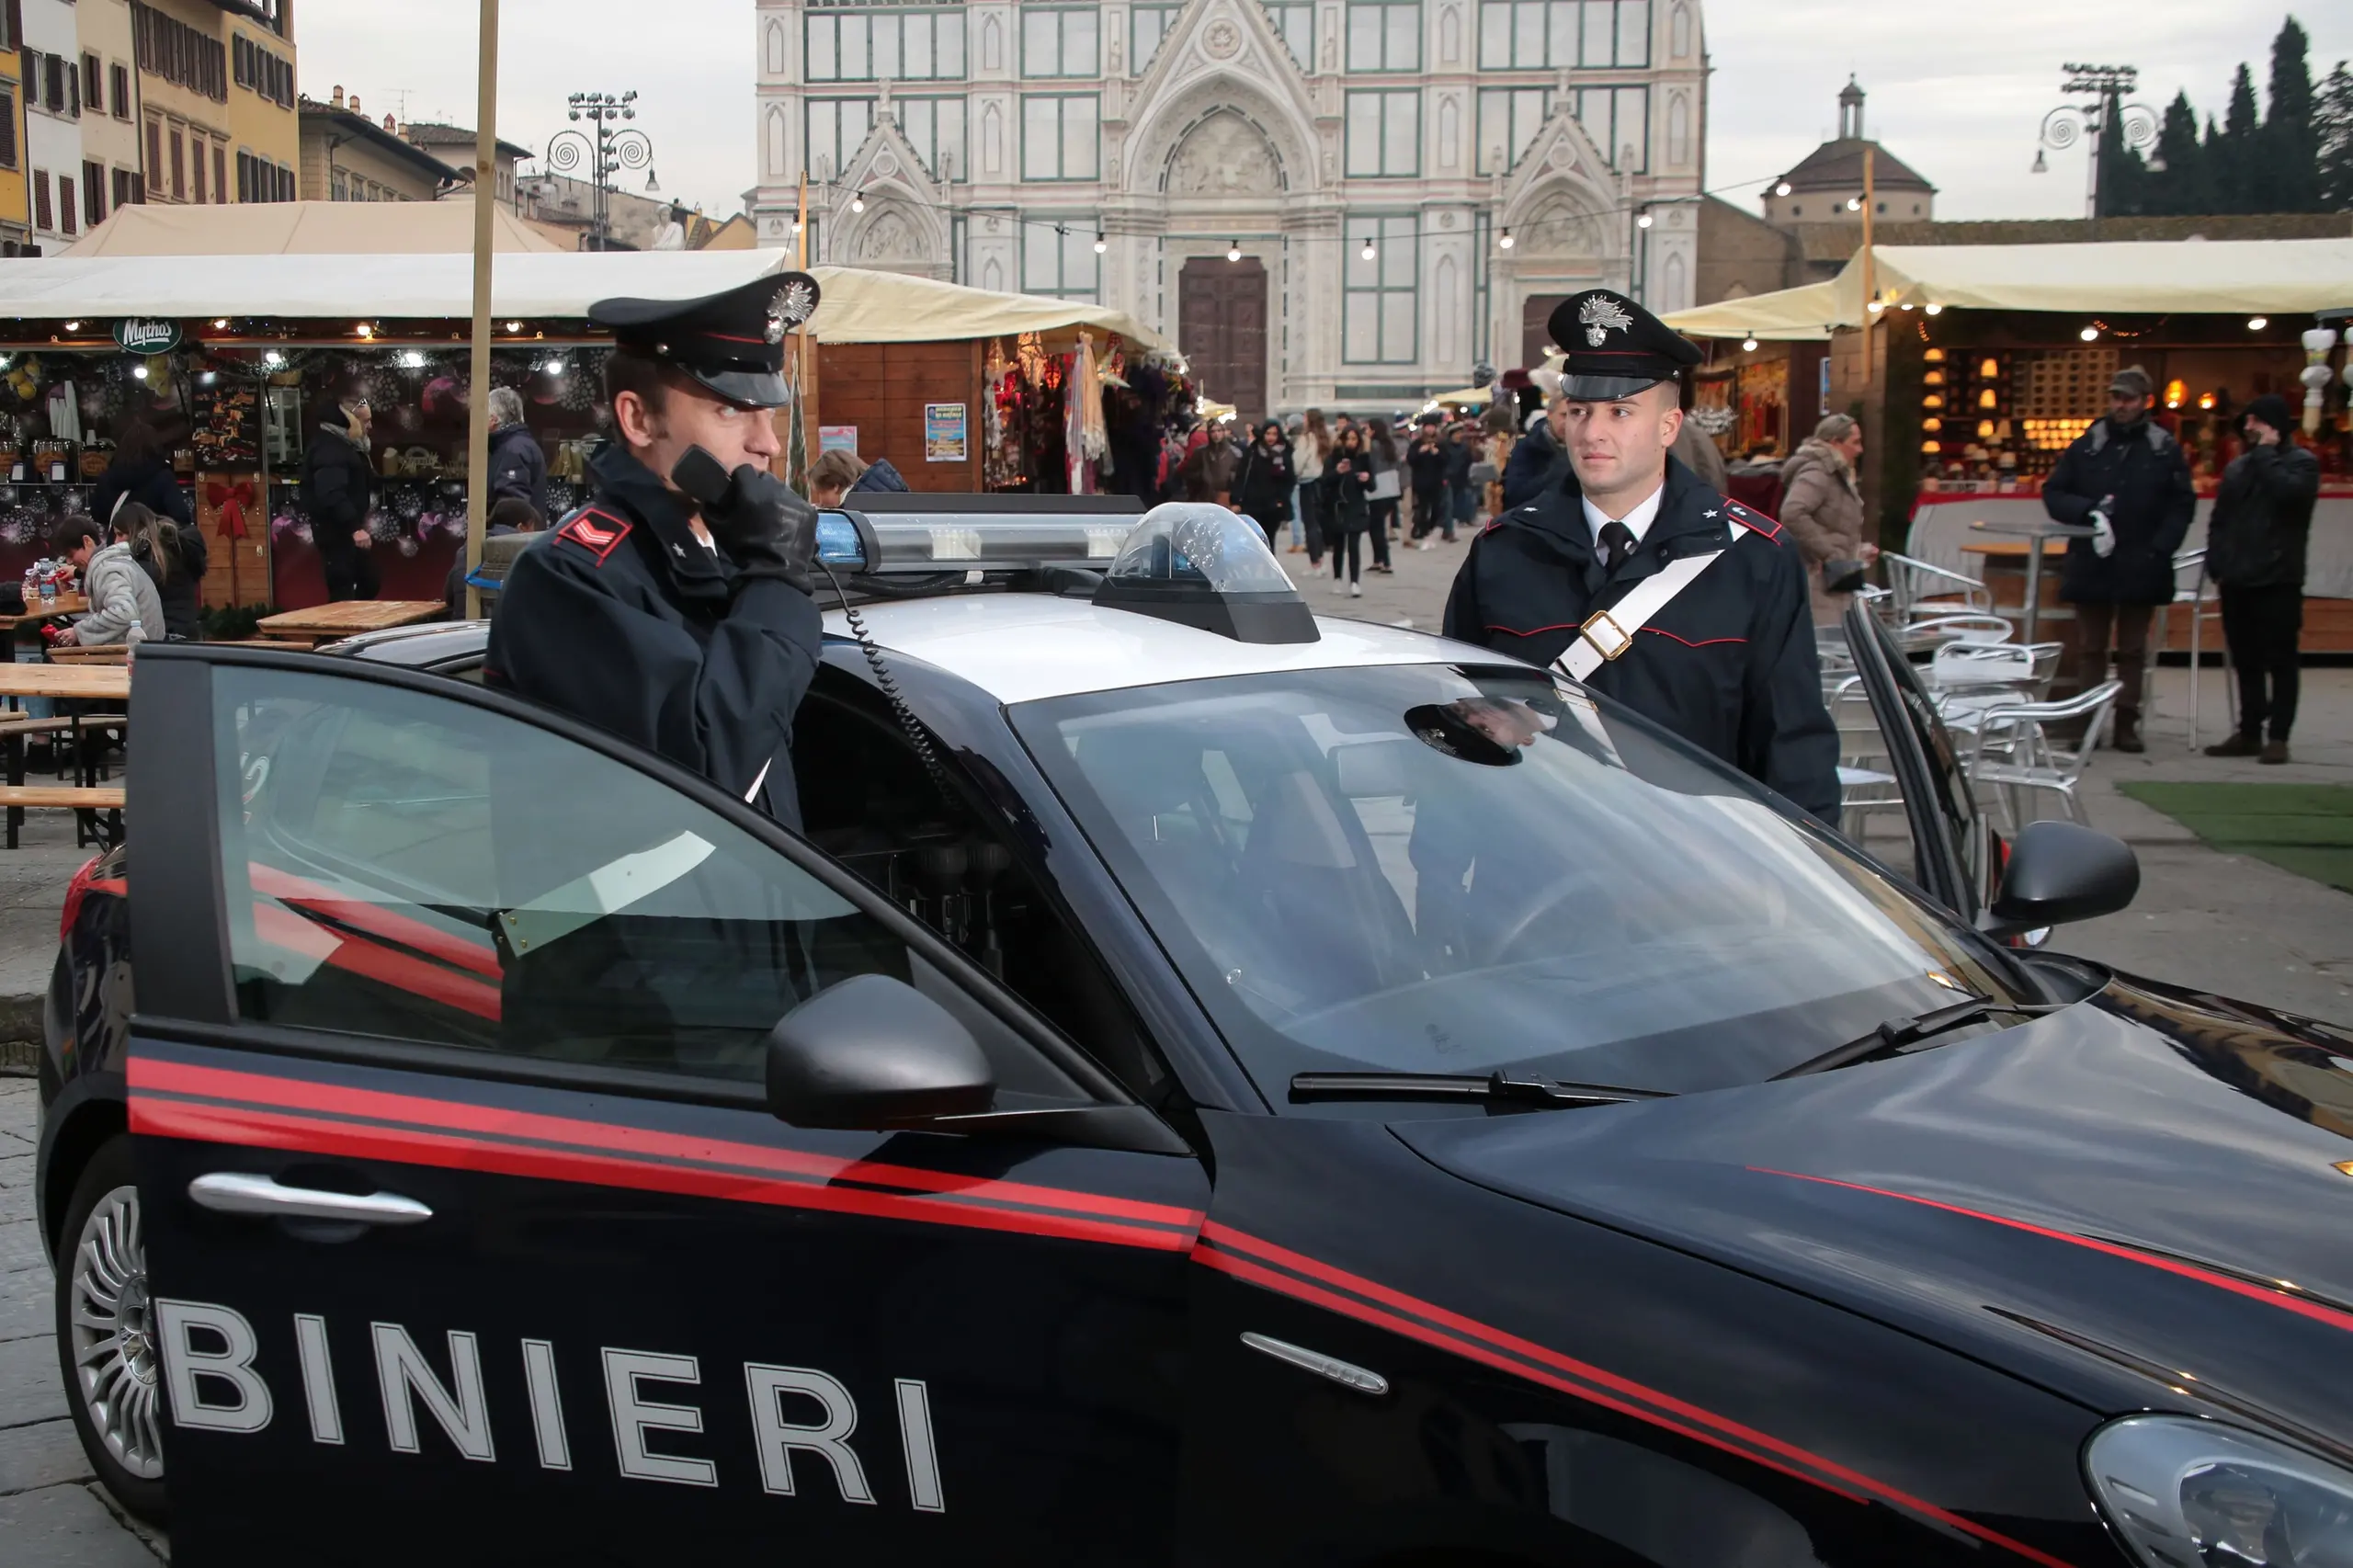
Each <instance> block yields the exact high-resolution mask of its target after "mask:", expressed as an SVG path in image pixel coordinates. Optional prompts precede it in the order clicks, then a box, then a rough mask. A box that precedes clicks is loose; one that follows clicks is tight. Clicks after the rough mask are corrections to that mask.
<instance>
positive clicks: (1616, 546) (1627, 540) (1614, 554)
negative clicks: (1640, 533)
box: [1601, 523, 1634, 577]
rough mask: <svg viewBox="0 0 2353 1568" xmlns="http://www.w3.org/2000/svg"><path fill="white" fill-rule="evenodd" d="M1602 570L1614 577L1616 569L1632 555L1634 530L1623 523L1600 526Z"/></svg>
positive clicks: (1616, 572)
mask: <svg viewBox="0 0 2353 1568" xmlns="http://www.w3.org/2000/svg"><path fill="white" fill-rule="evenodd" d="M1601 548H1602V551H1603V552H1604V553H1603V555H1602V558H1601V567H1602V570H1603V571H1604V572H1605V573H1607V574H1608V575H1610V576H1612V577H1614V576H1616V575H1617V574H1618V568H1620V566H1623V565H1624V564H1626V557H1628V556H1630V555H1631V554H1633V553H1634V530H1633V529H1631V528H1628V527H1627V526H1626V525H1625V524H1623V523H1604V524H1602V525H1601Z"/></svg>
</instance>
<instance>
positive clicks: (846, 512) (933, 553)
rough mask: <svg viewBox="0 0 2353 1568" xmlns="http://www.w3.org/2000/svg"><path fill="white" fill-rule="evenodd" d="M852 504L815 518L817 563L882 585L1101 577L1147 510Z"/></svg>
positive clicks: (1025, 499) (1006, 502)
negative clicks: (1082, 574) (1067, 571)
mask: <svg viewBox="0 0 2353 1568" xmlns="http://www.w3.org/2000/svg"><path fill="white" fill-rule="evenodd" d="M851 502H852V503H854V504H846V505H845V506H843V507H842V508H841V509H839V510H834V511H825V512H820V513H819V514H818V515H817V559H818V560H819V561H821V562H824V564H826V565H827V566H829V567H832V568H833V569H834V570H835V571H836V572H850V573H856V574H859V575H861V576H885V577H887V576H917V577H922V576H936V575H938V574H939V573H942V572H958V571H961V572H981V573H999V574H1002V573H1006V572H1017V571H1034V570H1038V569H1040V568H1043V567H1047V566H1076V567H1083V568H1086V569H1089V570H1093V571H1097V572H1100V571H1103V570H1105V569H1106V568H1108V566H1109V565H1110V564H1111V562H1113V561H1115V560H1117V559H1118V558H1119V554H1120V547H1121V546H1122V545H1124V544H1125V543H1126V542H1127V540H1128V535H1129V534H1130V532H1131V531H1132V530H1133V528H1135V525H1136V520H1137V518H1138V517H1141V516H1142V512H1143V507H1142V505H1141V504H1140V503H1139V502H1137V501H1136V499H1135V498H1134V497H1133V496H1129V495H932V494H857V495H854V496H853V497H851Z"/></svg>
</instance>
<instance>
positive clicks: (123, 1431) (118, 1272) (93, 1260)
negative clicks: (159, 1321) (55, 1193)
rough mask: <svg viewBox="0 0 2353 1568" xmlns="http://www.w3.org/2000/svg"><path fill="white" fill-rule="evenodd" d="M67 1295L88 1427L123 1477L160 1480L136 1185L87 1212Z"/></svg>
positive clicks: (157, 1399) (154, 1369)
mask: <svg viewBox="0 0 2353 1568" xmlns="http://www.w3.org/2000/svg"><path fill="white" fill-rule="evenodd" d="M67 1289H68V1290H71V1291H72V1292H73V1335H74V1342H73V1350H74V1380H75V1383H76V1388H75V1390H74V1392H76V1393H77V1394H78V1395H79V1396H80V1397H81V1400H82V1408H83V1410H84V1412H85V1414H86V1415H88V1417H89V1423H90V1428H91V1430H92V1431H94V1432H96V1433H97V1435H98V1437H100V1438H101V1439H102V1440H103V1441H104V1442H105V1444H106V1446H107V1450H108V1452H109V1453H110V1454H112V1455H113V1456H114V1459H115V1460H116V1462H117V1463H119V1464H120V1465H121V1466H122V1468H123V1469H124V1470H125V1471H129V1472H130V1473H131V1475H133V1476H135V1477H137V1478H138V1479H140V1480H142V1481H154V1480H159V1479H161V1477H162V1476H163V1473H164V1449H163V1442H162V1433H163V1413H162V1391H161V1390H160V1389H159V1388H158V1386H157V1381H156V1380H157V1377H158V1374H159V1371H160V1368H159V1366H158V1363H157V1359H156V1348H155V1334H154V1325H153V1313H152V1311H151V1308H150V1303H149V1301H148V1295H147V1248H146V1243H145V1239H144V1238H143V1236H142V1233H141V1231H140V1225H139V1189H138V1188H137V1187H131V1186H123V1187H116V1188H114V1189H113V1190H112V1191H111V1192H108V1194H107V1195H106V1196H105V1197H104V1198H101V1199H98V1202H97V1207H96V1208H94V1209H92V1210H90V1217H89V1218H88V1219H87V1220H86V1221H83V1224H82V1234H81V1236H80V1238H79V1239H78V1241H77V1242H76V1244H75V1245H74V1267H73V1278H72V1280H71V1282H70V1283H69V1284H68V1286H67Z"/></svg>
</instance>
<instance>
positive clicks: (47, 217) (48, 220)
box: [33, 169, 57, 229]
mask: <svg viewBox="0 0 2353 1568" xmlns="http://www.w3.org/2000/svg"><path fill="white" fill-rule="evenodd" d="M56 224H57V214H56V213H55V212H53V211H52V210H51V209H50V205H49V171H48V170H47V169H35V170H34V171H33V227H34V228H36V229H50V228H54V227H56Z"/></svg>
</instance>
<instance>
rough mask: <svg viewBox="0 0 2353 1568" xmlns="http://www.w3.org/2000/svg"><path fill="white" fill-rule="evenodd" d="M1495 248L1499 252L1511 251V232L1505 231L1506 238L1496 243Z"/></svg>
mask: <svg viewBox="0 0 2353 1568" xmlns="http://www.w3.org/2000/svg"><path fill="white" fill-rule="evenodd" d="M1495 248H1496V249H1497V250H1509V249H1511V231H1510V230H1509V229H1506V230H1505V231H1504V237H1503V238H1502V239H1499V240H1497V241H1496V242H1495Z"/></svg>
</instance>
